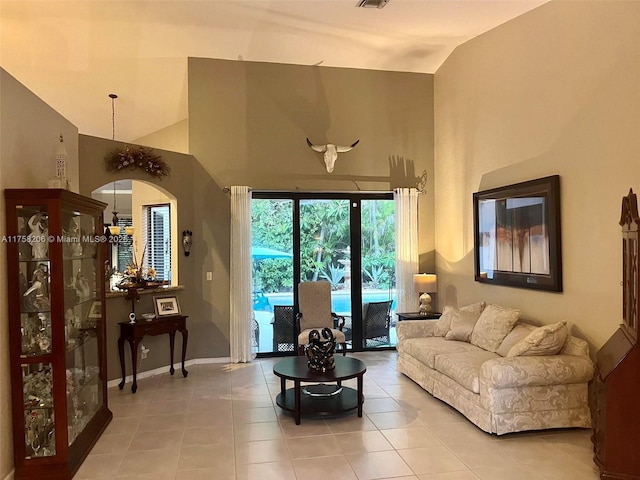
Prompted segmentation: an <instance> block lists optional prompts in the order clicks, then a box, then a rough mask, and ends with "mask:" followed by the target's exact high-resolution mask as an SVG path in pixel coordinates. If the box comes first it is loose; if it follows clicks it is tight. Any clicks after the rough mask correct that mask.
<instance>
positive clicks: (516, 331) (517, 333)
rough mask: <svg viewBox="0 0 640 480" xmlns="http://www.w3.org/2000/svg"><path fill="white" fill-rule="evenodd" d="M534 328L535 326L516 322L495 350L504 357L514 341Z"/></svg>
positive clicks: (523, 336)
mask: <svg viewBox="0 0 640 480" xmlns="http://www.w3.org/2000/svg"><path fill="white" fill-rule="evenodd" d="M535 329H536V327H534V326H533V325H528V324H526V323H518V324H516V326H515V327H513V330H511V331H510V332H509V335H507V336H506V337H504V340H503V341H502V343H501V344H500V348H498V350H496V353H497V354H498V355H500V356H502V357H506V356H507V353H509V350H511V347H513V346H514V345H515V344H516V343H518V342H519V341H520V340H522V339H523V338H525V337H526V336H527V335H529V334H530V333H531V332H533V331H534V330H535Z"/></svg>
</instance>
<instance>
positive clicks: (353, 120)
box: [189, 58, 435, 330]
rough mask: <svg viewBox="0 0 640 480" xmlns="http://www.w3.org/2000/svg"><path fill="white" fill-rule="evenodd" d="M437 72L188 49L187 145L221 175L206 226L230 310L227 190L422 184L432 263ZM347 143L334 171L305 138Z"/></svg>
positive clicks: (425, 248)
mask: <svg viewBox="0 0 640 480" xmlns="http://www.w3.org/2000/svg"><path fill="white" fill-rule="evenodd" d="M432 92H433V76H432V75H424V74H409V73H397V72H383V71H373V70H354V69H345V68H329V67H313V66H301V65H285V64H269V63H257V62H243V61H230V60H211V59H197V58H191V59H189V151H190V153H191V154H192V155H194V157H195V158H196V159H197V160H198V161H199V162H200V163H201V165H202V166H203V168H204V169H205V170H206V171H207V172H208V173H209V174H210V175H211V177H212V178H213V179H214V183H215V185H217V190H215V191H212V192H210V196H211V198H212V203H213V205H215V207H214V208H202V207H200V208H202V210H199V214H202V215H204V216H211V217H213V218H214V219H215V224H216V228H215V229H212V230H211V231H205V232H202V234H203V235H204V238H203V240H204V241H205V243H207V244H210V245H212V246H214V250H212V260H213V269H214V283H215V289H214V292H212V293H213V295H214V298H213V302H214V303H215V304H216V305H219V308H220V309H221V310H222V311H221V313H222V318H221V321H223V322H224V326H222V325H221V326H220V328H221V329H226V330H228V328H229V325H228V318H229V274H228V268H229V196H228V195H227V194H225V193H223V192H222V188H223V187H224V186H230V185H248V186H250V187H252V188H253V189H254V190H284V191H296V190H302V191H357V190H364V191H367V190H377V191H390V190H392V189H393V188H395V187H405V186H413V187H415V186H416V183H417V180H418V177H419V176H420V174H421V173H422V172H423V170H426V171H427V172H428V179H429V183H428V194H427V195H423V196H421V198H420V221H421V231H420V252H421V268H422V270H423V271H433V269H434V268H435V258H434V253H433V252H434V243H435V240H434V229H433V225H434V223H433V222H434V220H433V218H434V215H433V212H434V210H433V199H434V197H433V188H432V187H433V96H432ZM307 137H308V138H309V139H310V140H311V141H312V142H314V143H317V144H323V143H334V144H338V145H348V144H351V143H353V142H354V141H355V140H357V139H359V140H360V143H359V144H358V145H357V146H356V147H355V148H354V149H353V150H352V151H350V152H348V153H343V154H340V155H339V157H338V160H337V163H336V166H335V170H334V171H333V173H331V174H329V173H327V171H326V169H325V166H324V163H323V161H322V156H321V155H320V154H318V153H315V152H313V151H312V150H311V149H310V148H309V147H308V146H307V144H306V140H305V138H307Z"/></svg>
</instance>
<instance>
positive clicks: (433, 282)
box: [413, 273, 438, 293]
mask: <svg viewBox="0 0 640 480" xmlns="http://www.w3.org/2000/svg"><path fill="white" fill-rule="evenodd" d="M413 287H414V288H415V290H416V292H418V293H424V292H427V293H436V292H437V291H438V276H437V275H435V274H433V273H416V274H415V275H414V276H413Z"/></svg>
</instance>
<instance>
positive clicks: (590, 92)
mask: <svg viewBox="0 0 640 480" xmlns="http://www.w3.org/2000/svg"><path fill="white" fill-rule="evenodd" d="M638 18H640V2H591V1H586V2H577V1H576V2H555V1H554V2H551V3H548V4H545V5H543V6H541V7H540V8H538V9H536V10H533V11H532V12H530V13H528V14H526V15H523V16H521V17H519V18H516V19H515V20H512V21H511V22H508V23H507V24H505V25H502V26H500V27H498V28H496V29H494V30H492V31H490V32H488V33H486V34H484V35H482V36H480V37H478V38H476V39H474V40H471V41H469V42H467V43H466V44H464V45H462V46H461V47H459V48H458V49H457V50H455V51H454V53H453V54H452V55H451V56H450V57H449V58H448V59H447V61H446V62H445V63H444V65H443V66H442V67H441V68H440V69H439V70H438V72H437V73H436V75H435V118H436V121H435V132H436V153H435V155H436V166H435V171H436V200H435V201H436V208H437V210H436V231H437V237H436V249H437V252H438V256H437V267H438V273H439V278H438V279H439V283H440V285H439V296H440V299H443V295H444V296H445V297H446V302H447V303H450V304H456V303H457V304H459V305H463V304H466V303H469V302H472V301H475V300H478V299H485V300H486V301H488V302H495V303H500V304H504V305H508V306H511V307H517V308H520V309H521V310H522V315H523V316H526V317H529V318H532V319H535V320H538V321H540V322H543V323H549V322H553V321H558V320H568V321H569V322H570V323H571V324H573V326H574V331H575V332H577V333H578V334H581V335H583V336H585V337H586V338H587V339H588V340H589V341H591V343H592V345H594V346H595V347H599V346H601V345H602V343H603V342H604V341H605V340H606V339H607V338H608V337H609V336H610V335H611V334H612V333H613V331H614V330H615V329H616V327H617V325H618V324H619V323H620V322H621V318H622V317H621V316H622V306H621V297H622V295H621V286H620V281H621V241H620V238H621V236H620V227H619V226H618V224H617V222H618V219H619V215H620V205H621V200H622V196H623V195H625V194H626V193H627V192H628V191H629V187H633V188H635V189H636V190H639V189H640V173H639V172H640V171H639V170H638V165H639V163H638V162H639V161H640V88H639V85H640V62H639V61H638V58H639V57H638V45H640V23H638ZM553 174H559V175H560V181H561V204H562V205H561V215H562V241H563V249H562V255H563V268H564V292H563V293H543V292H535V291H529V290H525V289H515V288H507V287H499V286H490V285H484V284H479V283H476V282H474V280H473V268H474V267H473V231H472V219H473V212H472V193H473V192H476V191H479V190H485V189H488V188H492V187H496V186H501V185H507V184H511V183H515V182H519V181H524V180H529V179H533V178H538V177H543V176H547V175H553Z"/></svg>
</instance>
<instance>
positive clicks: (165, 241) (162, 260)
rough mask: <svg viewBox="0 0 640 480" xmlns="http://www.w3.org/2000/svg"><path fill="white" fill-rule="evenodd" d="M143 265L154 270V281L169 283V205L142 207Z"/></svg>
mask: <svg viewBox="0 0 640 480" xmlns="http://www.w3.org/2000/svg"><path fill="white" fill-rule="evenodd" d="M142 218H143V225H142V236H143V241H144V245H145V246H146V253H145V258H144V265H145V267H146V268H151V267H153V268H154V269H155V270H156V280H167V281H169V283H171V208H170V205H169V204H163V205H147V206H145V207H143V215H142Z"/></svg>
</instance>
